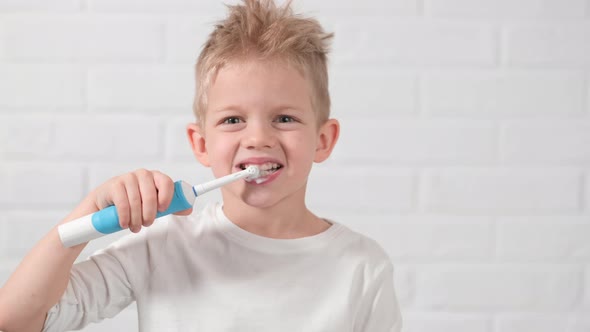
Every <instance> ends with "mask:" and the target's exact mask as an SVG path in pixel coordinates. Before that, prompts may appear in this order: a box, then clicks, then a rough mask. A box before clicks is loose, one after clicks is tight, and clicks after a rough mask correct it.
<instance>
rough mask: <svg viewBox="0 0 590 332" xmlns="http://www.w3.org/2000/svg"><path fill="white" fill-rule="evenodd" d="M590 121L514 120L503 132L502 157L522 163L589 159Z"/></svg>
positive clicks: (504, 159)
mask: <svg viewBox="0 0 590 332" xmlns="http://www.w3.org/2000/svg"><path fill="white" fill-rule="evenodd" d="M588 147H590V121H586V120H583V119H579V120H555V119H554V120H540V121H535V120H532V121H531V120H528V121H512V122H510V123H508V124H507V125H505V127H504V128H503V132H502V135H501V143H500V150H501V152H502V160H503V161H505V162H518V163H539V162H541V163H547V162H549V163H559V164H566V165H567V164H572V163H589V162H590V149H589V148H588Z"/></svg>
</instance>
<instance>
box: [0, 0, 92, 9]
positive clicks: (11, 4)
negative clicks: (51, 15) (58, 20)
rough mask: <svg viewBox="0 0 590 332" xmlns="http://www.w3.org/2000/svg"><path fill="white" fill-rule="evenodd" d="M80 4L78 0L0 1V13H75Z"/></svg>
mask: <svg viewBox="0 0 590 332" xmlns="http://www.w3.org/2000/svg"><path fill="white" fill-rule="evenodd" d="M81 3H82V2H81V1H80V0H55V1H44V0H2V2H0V11H6V12H15V11H26V12H29V11H31V12H75V11H79V10H80V9H81V8H82V6H81Z"/></svg>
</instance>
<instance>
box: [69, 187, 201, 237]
mask: <svg viewBox="0 0 590 332" xmlns="http://www.w3.org/2000/svg"><path fill="white" fill-rule="evenodd" d="M195 198H196V195H195V193H194V191H193V189H192V186H191V185H190V184H188V183H186V182H184V181H176V182H174V195H173V197H172V201H171V202H170V206H169V207H168V209H166V211H162V212H158V213H157V214H156V218H160V217H162V216H165V215H168V214H172V213H174V212H178V211H182V210H186V209H190V208H191V207H192V206H193V204H194V202H195ZM121 230H123V228H121V225H120V224H119V215H118V214H117V209H116V207H115V206H114V205H112V206H109V207H107V208H105V209H102V210H100V211H97V212H95V213H92V214H89V215H87V216H84V217H81V218H79V219H76V220H72V221H70V222H67V223H65V224H63V225H60V226H59V227H58V232H59V237H60V239H61V242H62V243H63V245H64V247H72V246H75V245H78V244H81V243H84V242H88V241H90V240H94V239H96V238H99V237H101V236H104V235H107V234H111V233H115V232H118V231H121Z"/></svg>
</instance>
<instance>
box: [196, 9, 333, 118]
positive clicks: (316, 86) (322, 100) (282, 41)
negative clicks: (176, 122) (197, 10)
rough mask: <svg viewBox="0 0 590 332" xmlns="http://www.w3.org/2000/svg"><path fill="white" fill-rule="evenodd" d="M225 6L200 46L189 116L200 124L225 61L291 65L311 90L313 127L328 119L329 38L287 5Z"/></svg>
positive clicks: (308, 19) (330, 35) (319, 28)
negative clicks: (252, 60)
mask: <svg viewBox="0 0 590 332" xmlns="http://www.w3.org/2000/svg"><path fill="white" fill-rule="evenodd" d="M242 2H243V4H241V5H234V6H227V7H228V9H229V15H228V17H227V18H226V19H225V20H223V21H221V22H219V23H218V24H217V25H216V26H215V29H214V30H213V32H212V33H211V34H210V35H209V38H208V40H207V42H206V43H205V45H204V47H203V50H202V51H201V54H200V55H199V59H198V61H197V66H196V79H197V92H196V96H195V102H194V113H195V116H196V118H197V122H199V121H203V120H204V118H205V111H206V109H207V90H208V89H209V87H210V86H211V84H212V82H214V80H215V77H216V76H217V73H218V72H219V70H220V69H221V68H223V66H224V65H226V64H227V63H228V62H230V61H236V60H247V59H249V58H251V57H255V58H256V59H258V60H283V61H285V60H286V62H287V63H289V64H294V65H295V68H296V69H297V70H299V71H300V72H301V73H302V75H303V76H304V77H305V78H306V79H308V80H309V81H310V83H311V88H312V96H311V97H312V98H311V99H312V100H311V103H312V107H313V109H314V111H315V112H316V117H317V119H318V124H323V123H324V122H325V121H326V120H327V119H328V118H329V117H330V94H329V91H328V68H327V54H328V51H329V43H330V39H331V38H332V37H333V34H332V33H329V34H328V33H325V32H324V30H323V29H322V27H321V25H320V24H319V23H318V22H317V21H316V20H315V19H312V18H305V17H301V16H299V15H296V14H294V13H293V11H292V9H291V7H290V4H291V1H287V3H286V4H285V5H283V6H282V7H277V6H276V4H275V3H274V1H273V0H242Z"/></svg>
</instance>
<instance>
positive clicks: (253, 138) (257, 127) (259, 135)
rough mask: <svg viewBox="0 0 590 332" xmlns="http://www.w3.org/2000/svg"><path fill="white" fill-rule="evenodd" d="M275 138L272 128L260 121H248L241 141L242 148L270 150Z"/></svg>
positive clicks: (274, 143)
mask: <svg viewBox="0 0 590 332" xmlns="http://www.w3.org/2000/svg"><path fill="white" fill-rule="evenodd" d="M276 143H277V138H276V135H275V132H274V130H273V128H272V126H270V125H267V124H265V123H263V122H262V121H249V122H248V123H247V127H246V131H245V132H244V137H243V139H242V147H244V148H246V149H249V150H261V149H272V148H274V147H275V146H276Z"/></svg>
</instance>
